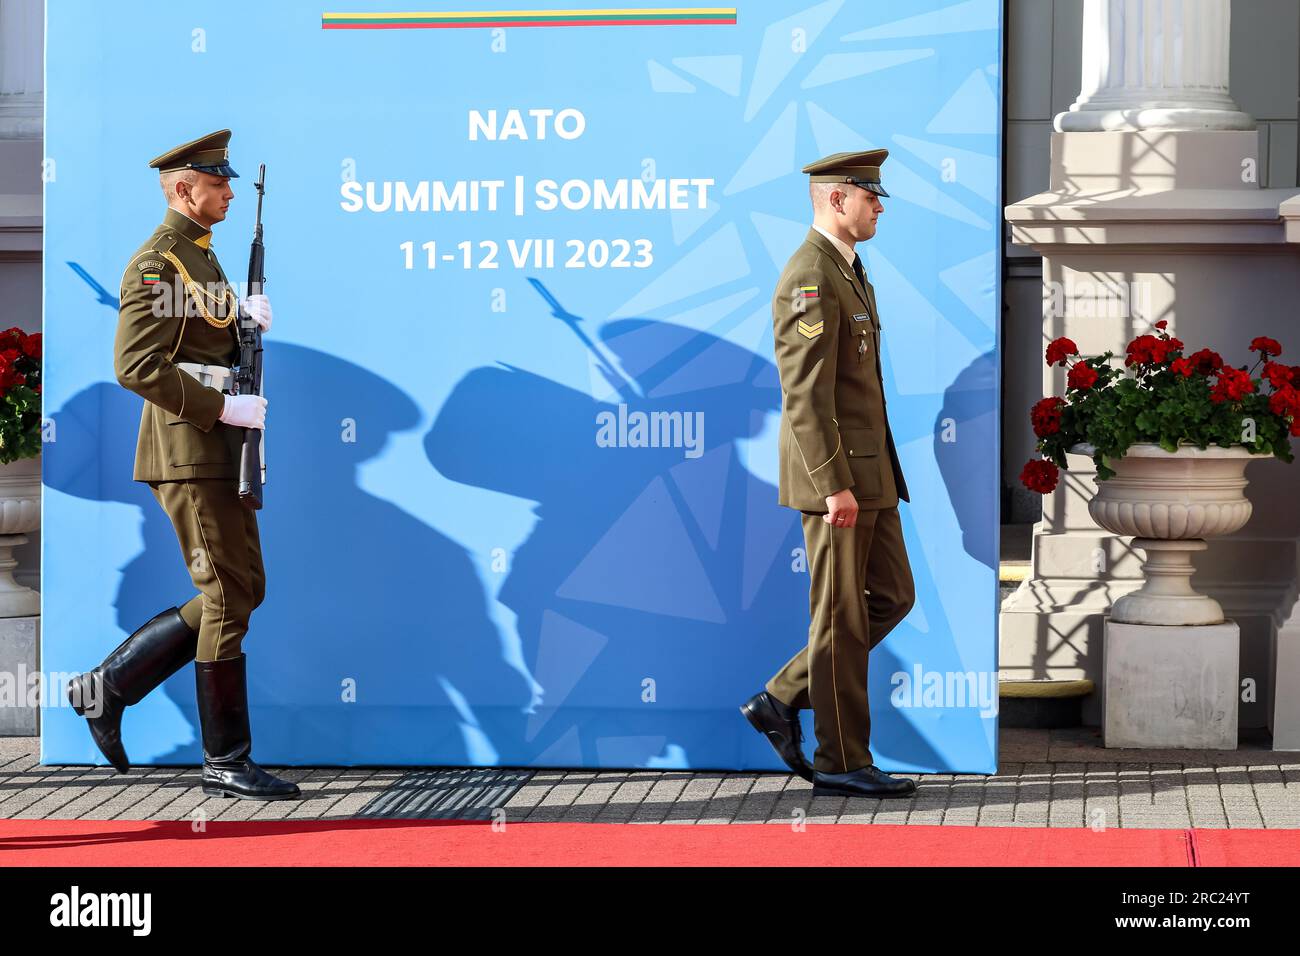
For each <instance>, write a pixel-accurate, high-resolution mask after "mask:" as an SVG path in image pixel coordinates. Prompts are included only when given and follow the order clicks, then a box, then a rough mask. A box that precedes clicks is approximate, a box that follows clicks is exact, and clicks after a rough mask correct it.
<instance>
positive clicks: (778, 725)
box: [740, 690, 813, 780]
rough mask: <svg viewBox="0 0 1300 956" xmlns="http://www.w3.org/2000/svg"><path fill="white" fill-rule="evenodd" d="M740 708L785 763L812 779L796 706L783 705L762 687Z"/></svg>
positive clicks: (799, 773) (810, 766) (811, 770)
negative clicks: (804, 751)
mask: <svg viewBox="0 0 1300 956" xmlns="http://www.w3.org/2000/svg"><path fill="white" fill-rule="evenodd" d="M740 712H741V713H742V714H744V715H745V719H746V720H748V721H749V722H750V723H751V724H752V725H753V726H754V729H755V730H757V731H758V732H759V733H760V734H762V735H763V736H764V737H766V738H767V742H768V743H770V744H771V745H772V749H773V750H775V751H776V754H777V756H778V757H780V758H781V760H782V762H783V763H784V764H785V765H786V766H787V767H789V768H790V769H791V770H793V771H794V772H795V773H797V774H798V775H799V776H801V777H803V778H804V779H805V780H812V778H813V769H812V765H811V764H809V763H808V758H807V757H805V756H804V755H803V746H802V744H803V728H802V727H801V726H799V711H798V710H797V709H796V708H793V707H788V706H786V705H785V704H783V703H781V701H779V700H777V699H776V698H775V697H773V696H772V695H771V694H769V693H768V692H767V691H765V690H763V691H759V692H758V693H757V694H755V695H754V696H753V697H751V698H750V699H749V700H747V701H745V703H744V704H742V705H741V707H740Z"/></svg>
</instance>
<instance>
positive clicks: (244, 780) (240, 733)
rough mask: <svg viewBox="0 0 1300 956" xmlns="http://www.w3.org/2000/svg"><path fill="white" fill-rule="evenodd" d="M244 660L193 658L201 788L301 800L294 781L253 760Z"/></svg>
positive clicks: (248, 796)
mask: <svg viewBox="0 0 1300 956" xmlns="http://www.w3.org/2000/svg"><path fill="white" fill-rule="evenodd" d="M245 660H246V658H245V657H244V655H243V654H240V655H239V656H238V657H232V658H227V659H226V660H222V661H195V662H194V680H195V686H196V688H197V690H198V698H199V727H200V730H201V731H202V734H203V779H202V786H203V792H204V793H206V794H208V795H210V796H214V797H216V796H221V797H244V798H245V799H249V800H297V799H298V798H299V797H301V796H302V793H301V791H299V789H298V785H297V784H296V783H292V782H291V781H288V780H281V779H280V778H279V777H277V776H275V775H274V774H270V773H267V772H266V771H265V770H263V769H262V768H261V767H259V766H258V765H257V764H255V763H253V759H252V750H253V739H252V733H251V732H250V730H249V727H248V680H247V676H246V675H247V672H246V669H245Z"/></svg>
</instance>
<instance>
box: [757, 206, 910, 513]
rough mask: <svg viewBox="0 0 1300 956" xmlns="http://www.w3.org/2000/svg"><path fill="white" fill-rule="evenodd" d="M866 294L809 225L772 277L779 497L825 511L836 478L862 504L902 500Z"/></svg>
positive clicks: (872, 308) (875, 321)
mask: <svg viewBox="0 0 1300 956" xmlns="http://www.w3.org/2000/svg"><path fill="white" fill-rule="evenodd" d="M875 298H876V297H875V292H874V290H873V289H872V288H871V285H870V283H868V284H867V286H866V288H865V289H864V288H863V286H862V285H861V284H860V283H859V282H858V279H857V276H855V275H854V274H853V270H852V268H851V267H850V266H849V265H848V263H846V262H845V261H844V257H843V256H841V255H840V253H839V251H838V250H837V249H836V248H835V247H834V245H832V244H831V241H830V240H829V239H827V238H826V237H825V236H823V235H822V234H821V233H819V232H817V230H815V229H809V230H808V235H807V237H806V238H805V239H804V243H803V245H801V246H800V247H799V248H798V249H797V250H796V251H795V253H794V255H793V256H791V257H790V261H789V262H788V263H786V267H785V271H784V272H782V273H781V278H780V280H779V281H778V282H777V287H776V292H775V294H774V295H773V297H772V322H773V334H774V336H775V339H776V362H777V370H778V372H779V373H780V377H781V393H782V398H783V405H782V411H781V432H780V439H779V443H780V472H781V474H780V482H779V488H778V495H779V501H780V503H781V504H783V505H785V506H787V507H790V508H797V509H798V510H800V511H816V512H821V513H825V512H826V498H827V497H828V496H830V495H833V494H835V493H836V492H838V491H843V490H844V489H845V488H851V489H853V496H854V497H855V498H857V500H858V507H859V508H862V509H878V508H892V507H894V506H896V505H897V504H898V501H899V499H900V498H901V499H902V500H903V501H911V498H909V497H908V493H907V483H906V482H905V481H904V480H903V470H902V468H901V467H900V465H899V462H898V453H897V451H896V449H895V448H894V436H893V433H892V432H891V431H890V428H889V417H888V415H887V414H886V412H885V387H884V379H883V376H882V373H881V369H880V319H879V315H878V313H877V312H876V301H875Z"/></svg>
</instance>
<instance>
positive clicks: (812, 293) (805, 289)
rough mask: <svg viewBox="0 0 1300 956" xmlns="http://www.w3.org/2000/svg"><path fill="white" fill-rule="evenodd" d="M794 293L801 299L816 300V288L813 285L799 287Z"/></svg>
mask: <svg viewBox="0 0 1300 956" xmlns="http://www.w3.org/2000/svg"><path fill="white" fill-rule="evenodd" d="M796 291H797V292H798V293H799V297H800V298H802V299H815V298H817V287H816V286H815V285H801V286H799V288H798V289H797V290H796Z"/></svg>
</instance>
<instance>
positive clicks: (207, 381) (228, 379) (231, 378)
mask: <svg viewBox="0 0 1300 956" xmlns="http://www.w3.org/2000/svg"><path fill="white" fill-rule="evenodd" d="M176 367H177V368H178V369H181V370H182V371H185V372H189V373H190V374H191V375H193V376H194V377H195V378H197V379H198V380H199V384H201V385H209V386H211V387H212V388H215V389H217V390H218V391H220V392H224V393H225V394H228V395H233V394H234V393H233V392H231V391H230V389H231V388H233V387H234V384H235V370H234V369H232V368H228V367H227V366H225V365H204V364H202V363H200V362H177V363H176Z"/></svg>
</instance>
